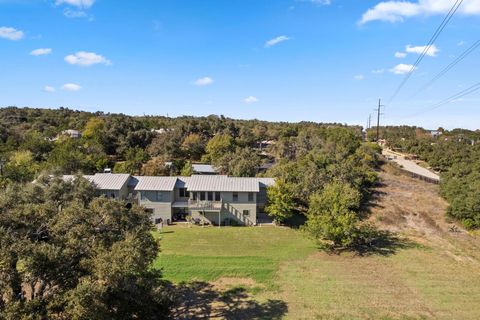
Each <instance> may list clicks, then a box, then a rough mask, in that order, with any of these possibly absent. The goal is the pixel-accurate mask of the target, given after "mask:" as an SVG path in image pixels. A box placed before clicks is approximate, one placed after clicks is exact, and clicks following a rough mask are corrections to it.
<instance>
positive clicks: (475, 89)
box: [405, 82, 480, 118]
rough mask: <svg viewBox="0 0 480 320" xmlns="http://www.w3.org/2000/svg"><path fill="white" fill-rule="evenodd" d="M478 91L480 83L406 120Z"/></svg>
mask: <svg viewBox="0 0 480 320" xmlns="http://www.w3.org/2000/svg"><path fill="white" fill-rule="evenodd" d="M478 90H480V82H477V83H476V84H474V85H472V86H470V87H468V88H467V89H464V90H462V91H460V92H458V93H456V94H454V95H452V96H450V97H448V98H446V99H444V100H442V101H440V102H438V103H435V104H433V105H431V106H430V107H428V108H426V109H425V110H422V111H420V112H417V113H414V114H412V115H409V116H406V117H405V118H410V117H415V116H417V115H419V114H422V113H425V112H429V111H432V110H435V109H438V108H440V107H441V106H444V105H446V104H449V103H451V102H453V101H455V100H458V99H460V98H463V97H465V96H467V95H469V94H472V93H474V92H476V91H478Z"/></svg>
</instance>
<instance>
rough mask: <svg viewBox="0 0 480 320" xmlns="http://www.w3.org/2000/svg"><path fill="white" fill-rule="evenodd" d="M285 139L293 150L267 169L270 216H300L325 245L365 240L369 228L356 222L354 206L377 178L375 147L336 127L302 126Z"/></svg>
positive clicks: (369, 235) (369, 237) (355, 243)
mask: <svg viewBox="0 0 480 320" xmlns="http://www.w3.org/2000/svg"><path fill="white" fill-rule="evenodd" d="M288 143H289V147H287V148H286V149H287V150H294V152H293V153H289V154H288V155H285V156H284V157H283V158H282V159H281V161H280V162H279V163H278V164H277V165H276V166H274V167H273V168H272V169H271V170H269V172H268V175H269V176H273V177H276V178H277V183H276V185H275V186H274V187H273V188H270V189H269V190H268V193H269V199H270V204H269V205H268V207H267V210H268V211H269V212H270V214H272V215H273V216H274V217H275V218H276V219H277V220H278V221H280V222H282V221H285V220H286V219H288V218H290V217H291V216H292V215H294V214H295V213H296V212H300V213H303V214H305V216H306V217H307V221H306V224H305V226H304V229H305V230H306V231H307V232H308V233H309V234H310V235H311V236H313V237H314V238H315V239H316V240H317V241H318V243H319V244H320V245H321V246H322V247H325V248H328V249H340V248H352V247H356V246H360V245H365V244H367V243H368V242H370V241H371V240H372V236H374V232H372V231H374V229H373V227H372V226H370V225H366V224H364V223H362V217H361V213H360V211H361V210H360V208H361V206H362V205H363V204H365V203H366V201H367V200H368V198H369V196H370V193H371V191H372V187H373V186H374V184H375V183H376V181H377V174H376V172H375V167H376V166H377V165H378V161H379V151H380V150H379V148H378V146H377V145H375V144H370V143H363V142H362V140H361V137H358V136H357V135H356V134H355V132H354V131H353V130H350V129H349V128H339V127H338V128H315V129H308V130H303V131H302V132H301V133H300V134H299V135H298V136H296V137H292V138H291V139H290V140H289V142H288Z"/></svg>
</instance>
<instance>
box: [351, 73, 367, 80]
mask: <svg viewBox="0 0 480 320" xmlns="http://www.w3.org/2000/svg"><path fill="white" fill-rule="evenodd" d="M353 78H354V79H355V80H363V79H365V76H364V75H363V74H357V75H356V76H354V77H353Z"/></svg>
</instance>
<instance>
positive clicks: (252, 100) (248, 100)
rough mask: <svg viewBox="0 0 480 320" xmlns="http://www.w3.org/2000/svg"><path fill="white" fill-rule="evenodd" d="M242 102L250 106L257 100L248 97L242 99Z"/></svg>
mask: <svg viewBox="0 0 480 320" xmlns="http://www.w3.org/2000/svg"><path fill="white" fill-rule="evenodd" d="M243 102H245V103H246V104H252V103H255V102H258V99H257V98H256V97H254V96H249V97H246V98H245V99H243Z"/></svg>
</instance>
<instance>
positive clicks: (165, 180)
mask: <svg viewBox="0 0 480 320" xmlns="http://www.w3.org/2000/svg"><path fill="white" fill-rule="evenodd" d="M134 178H135V179H137V180H138V183H137V185H136V186H135V190H142V191H172V190H173V189H174V188H175V184H176V182H177V177H146V176H135V177H134Z"/></svg>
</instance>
